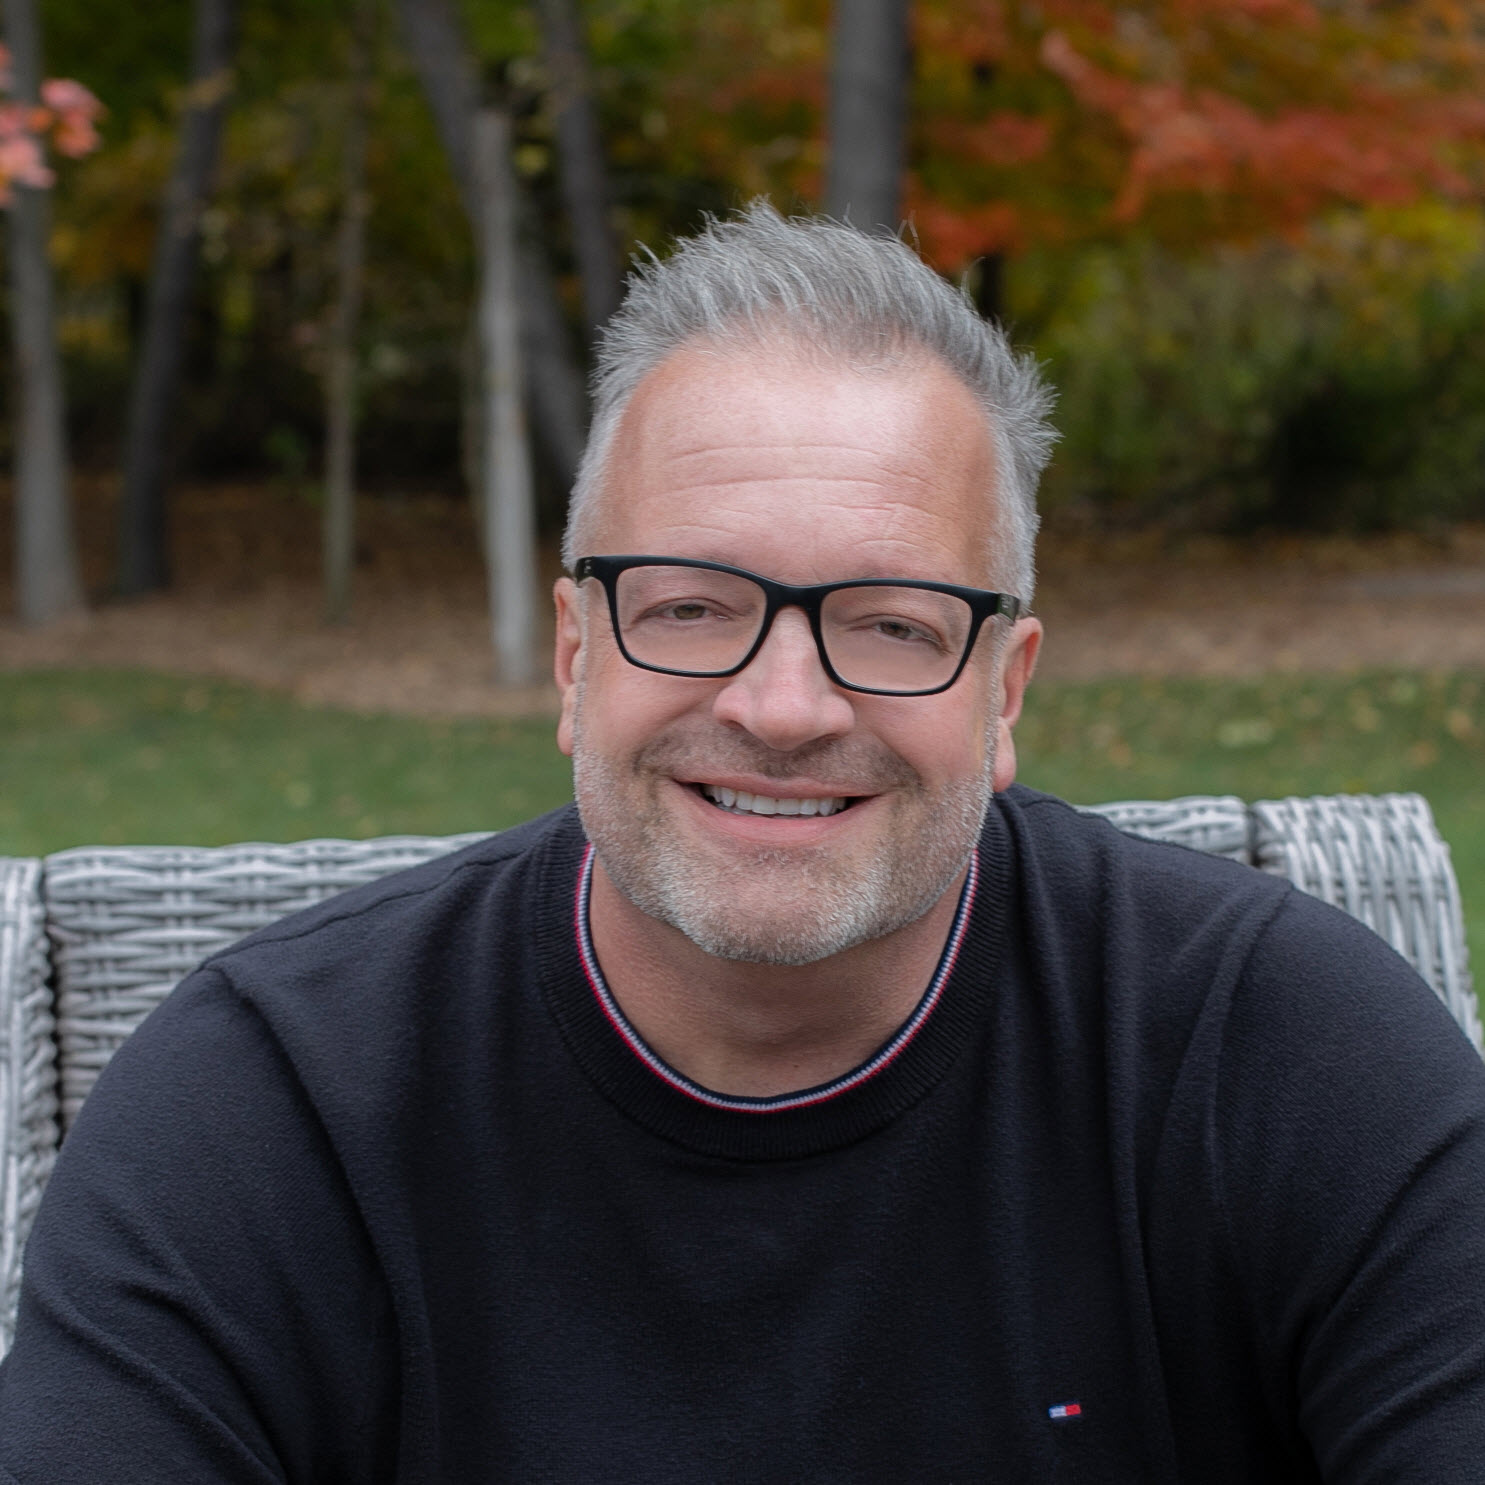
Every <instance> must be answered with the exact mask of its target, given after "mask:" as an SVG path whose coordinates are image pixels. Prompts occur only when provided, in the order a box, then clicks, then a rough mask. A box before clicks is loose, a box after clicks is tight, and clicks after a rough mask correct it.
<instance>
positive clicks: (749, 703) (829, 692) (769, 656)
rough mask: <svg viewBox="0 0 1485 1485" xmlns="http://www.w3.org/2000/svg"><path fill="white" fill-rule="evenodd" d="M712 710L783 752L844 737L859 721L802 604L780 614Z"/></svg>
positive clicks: (767, 744) (782, 610)
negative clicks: (818, 644) (832, 674)
mask: <svg viewBox="0 0 1485 1485" xmlns="http://www.w3.org/2000/svg"><path fill="white" fill-rule="evenodd" d="M712 711H713V715H714V716H715V717H716V718H717V720H718V721H721V722H725V723H728V724H729V725H731V726H734V727H741V728H742V729H743V730H744V731H745V732H750V733H752V735H753V736H754V737H756V738H757V739H758V740H759V742H761V743H763V744H765V745H766V746H767V747H770V748H773V749H775V750H776V751H778V752H781V753H785V752H792V751H793V750H794V749H795V748H802V747H803V746H804V745H805V744H806V743H811V742H815V741H818V740H819V739H821V738H829V737H841V736H843V735H844V734H845V733H847V732H849V731H850V730H851V728H852V727H853V726H854V725H855V721H856V708H855V705H854V703H853V702H852V699H851V696H850V694H849V693H848V692H845V691H842V690H841V689H840V687H839V686H837V685H835V683H834V682H833V681H832V680H831V679H830V677H829V676H828V675H826V674H825V670H824V667H823V666H822V665H821V663H820V652H819V651H818V650H817V649H816V648H815V636H814V634H813V633H812V632H811V630H810V623H809V619H808V618H806V617H805V614H804V612H803V610H802V609H797V608H785V609H781V610H780V611H779V612H778V613H777V614H776V615H775V616H774V621H773V627H772V628H771V629H770V630H769V631H768V637H767V638H766V639H765V640H764V641H763V648H762V649H760V650H759V651H758V653H757V654H756V655H754V656H753V658H752V660H751V662H750V663H749V664H748V665H747V667H746V668H745V669H743V670H740V671H739V672H738V673H737V674H736V675H735V676H731V677H729V679H728V680H727V683H726V684H725V685H724V686H723V687H722V689H721V690H720V691H719V692H718V693H717V697H716V700H715V701H714V702H713V704H712Z"/></svg>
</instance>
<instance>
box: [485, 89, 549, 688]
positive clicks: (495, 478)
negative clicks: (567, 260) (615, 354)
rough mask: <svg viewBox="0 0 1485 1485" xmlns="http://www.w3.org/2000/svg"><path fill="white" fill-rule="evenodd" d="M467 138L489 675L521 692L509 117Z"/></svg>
mask: <svg viewBox="0 0 1485 1485" xmlns="http://www.w3.org/2000/svg"><path fill="white" fill-rule="evenodd" d="M473 132H474V159H475V170H476V179H477V180H478V181H479V183H480V185H481V187H482V189H481V192H480V195H481V199H482V200H483V202H484V211H483V213H482V222H481V225H482V228H483V230H482V231H481V232H480V306H479V326H480V351H481V357H480V359H481V362H482V363H483V367H484V388H485V407H484V417H483V419H482V423H483V450H482V453H483V458H482V460H481V464H482V473H483V480H482V483H483V487H484V490H483V497H484V498H483V499H482V501H481V509H482V516H483V525H484V546H485V570H486V573H487V574H488V578H489V585H490V615H491V620H492V628H493V631H494V640H495V655H496V659H497V661H498V665H499V672H498V673H499V677H500V679H501V680H502V681H503V682H504V683H505V684H506V685H508V686H529V685H530V684H531V683H532V682H533V681H534V680H535V679H536V626H535V615H536V531H535V523H534V520H533V508H534V503H535V502H534V498H533V496H534V492H533V489H532V482H531V456H530V449H529V444H528V442H527V437H526V415H525V410H524V408H523V407H522V399H521V318H520V310H519V308H518V301H517V291H516V283H517V260H516V218H517V205H516V182H515V175H514V173H513V172H512V169H511V161H510V150H511V125H510V115H509V114H508V113H507V112H506V111H505V110H504V109H501V108H495V107H485V108H481V109H480V110H479V111H478V113H477V114H476V115H475V123H474V131H473Z"/></svg>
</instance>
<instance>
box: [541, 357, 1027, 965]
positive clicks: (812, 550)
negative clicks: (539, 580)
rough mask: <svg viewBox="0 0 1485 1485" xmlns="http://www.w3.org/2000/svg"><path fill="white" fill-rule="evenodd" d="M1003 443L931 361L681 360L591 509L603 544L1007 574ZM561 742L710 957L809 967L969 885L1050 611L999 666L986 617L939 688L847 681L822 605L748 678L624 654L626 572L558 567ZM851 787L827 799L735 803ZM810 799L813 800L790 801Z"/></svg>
mask: <svg viewBox="0 0 1485 1485" xmlns="http://www.w3.org/2000/svg"><path fill="white" fill-rule="evenodd" d="M993 482H994V460H993V452H992V445H991V442H990V438H989V435H988V433H987V431H986V428H985V425H984V418H983V415H982V413H981V411H980V409H979V407H978V406H977V404H976V403H975V401H974V398H973V397H972V396H971V395H970V393H969V392H968V391H967V390H966V389H965V387H964V386H963V385H962V384H961V383H960V382H959V381H958V379H957V378H956V377H954V376H953V375H952V373H950V372H949V371H948V370H947V369H946V368H945V367H943V366H942V365H941V364H940V363H938V362H937V361H936V360H933V359H931V358H924V359H923V360H921V361H917V362H914V363H910V364H908V365H905V366H903V367H898V368H892V369H881V370H870V371H857V370H854V369H851V368H849V367H845V366H842V365H839V364H835V363H826V362H823V361H822V359H821V358H818V357H814V358H806V357H804V356H801V355H799V354H791V352H790V351H789V350H788V349H787V348H785V347H772V348H763V349H755V350H751V351H746V352H736V353H725V354H724V353H722V352H717V351H712V352H708V351H706V350H703V349H686V350H683V351H680V352H677V353H676V354H675V355H673V356H672V357H671V358H670V359H669V360H667V361H666V362H664V363H663V364H662V365H661V366H659V367H657V368H656V370H655V371H653V372H652V373H651V374H650V375H649V376H648V377H647V378H646V379H645V380H644V382H642V383H641V385H640V387H639V388H638V390H637V391H636V393H635V395H634V397H633V399H632V401H631V402H630V405H629V408H628V410H627V412H626V413H625V416H624V419H623V422H622V424H621V425H620V428H619V431H618V436H617V438H616V440H615V444H614V448H613V451H612V456H611V458H610V461H609V480H608V485H607V487H606V489H605V491H604V492H603V494H602V496H601V503H600V507H599V509H598V510H597V511H595V512H594V519H593V521H592V522H590V527H589V529H590V531H591V532H592V536H591V539H590V540H589V541H588V543H587V546H588V549H589V551H591V552H594V553H600V554H602V553H611V554H640V553H642V554H647V555H656V556H670V557H692V558H698V559H701V560H707V561H716V562H725V563H728V564H731V565H733V566H736V567H742V568H746V569H748V570H749V571H752V572H756V573H759V574H761V575H763V576H765V577H770V578H774V579H777V580H780V581H783V582H788V583H798V584H806V583H824V582H834V581H843V580H848V579H855V578H873V577H878V578H889V577H903V578H915V579H924V580H928V581H936V582H949V583H960V584H964V585H967V586H970V587H987V586H991V574H992V571H993V570H994V569H993V568H992V560H993V555H994V553H993V546H992V532H993V520H992V512H991V511H990V509H989V508H988V503H987V500H986V497H985V493H984V492H985V491H986V490H987V489H990V488H992V487H993ZM556 597H557V610H558V637H557V681H558V684H559V686H560V687H561V688H562V692H563V712H562V720H561V722H560V724H559V729H558V741H559V743H560V745H561V746H562V748H563V750H564V751H565V752H568V753H571V754H572V757H573V771H574V781H575V786H576V794H577V801H578V807H579V810H580V812H581V814H582V818H583V824H584V827H585V829H586V830H587V833H588V836H589V838H590V839H591V840H592V841H593V844H594V846H595V847H596V849H597V853H598V860H599V864H600V865H601V867H602V868H603V870H604V871H605V872H606V874H607V875H608V876H609V878H610V879H611V880H612V882H613V883H614V885H615V886H616V887H617V888H618V889H619V891H620V892H621V893H622V894H623V896H624V897H626V898H628V899H629V901H630V902H632V903H634V904H635V905H636V906H637V907H639V908H640V909H642V910H643V911H644V912H646V913H648V914H649V915H650V916H652V917H654V918H658V919H660V920H661V921H662V922H666V923H669V924H671V925H672V926H673V927H675V928H678V929H680V930H681V931H682V932H683V933H685V934H686V935H687V937H689V938H690V939H692V941H693V942H695V943H697V944H699V945H700V946H701V947H702V948H703V949H705V950H706V951H707V952H709V953H713V954H718V955H721V956H722V957H724V958H729V959H738V960H747V961H754V962H762V963H781V964H800V963H809V962H812V961H814V960H817V959H821V958H824V957H826V956H828V955H830V954H834V953H839V952H841V951H842V950H844V949H847V948H850V947H853V946H855V945H856V944H858V943H862V942H865V941H866V940H868V939H873V938H877V937H880V936H881V935H883V934H886V933H890V932H892V931H893V930H894V929H896V928H900V927H902V926H903V925H904V924H906V923H909V922H912V921H914V920H915V919H917V918H918V917H919V916H921V915H922V914H923V913H925V912H926V911H927V910H928V909H929V908H931V907H932V906H933V905H934V903H936V902H937V901H938V900H939V899H940V898H941V897H942V896H943V895H944V893H946V892H948V891H949V890H951V889H952V888H955V887H956V886H957V884H958V882H959V880H960V877H961V874H962V872H963V870H964V867H965V864H966V862H967V860H968V856H969V853H970V851H971V849H972V847H973V845H974V842H975V839H976V836H977V834H978V831H979V826H980V822H981V818H982V816H983V813H984V810H985V808H986V806H987V804H988V802H989V796H990V793H991V791H992V789H993V788H995V787H1002V788H1003V787H1005V786H1007V785H1008V784H1009V783H1010V781H1011V779H1012V778H1013V777H1014V771H1015V764H1014V754H1013V752H1012V749H1011V746H1010V734H1009V728H1010V724H1011V723H1012V722H1014V720H1015V718H1016V716H1017V714H1018V712H1019V709H1020V700H1021V692H1022V690H1023V688H1024V686H1025V684H1026V681H1027V679H1029V676H1030V671H1031V666H1032V663H1033V660H1034V657H1035V651H1036V646H1037V641H1038V638H1039V626H1038V625H1037V624H1036V622H1035V620H1023V621H1021V622H1020V623H1018V624H1017V625H1016V627H1015V630H1014V631H1013V633H1012V634H1011V637H1010V639H1009V641H1008V642H1006V643H1005V645H1004V646H1003V653H1002V654H1001V656H1000V663H999V665H997V664H996V662H995V652H996V649H997V634H996V626H997V624H1002V625H1003V621H994V622H992V623H990V624H987V625H986V627H985V629H984V631H983V632H982V633H981V636H980V638H979V640H978V642H977V643H976V646H975V651H974V654H973V655H972V657H971V659H970V663H969V665H968V666H967V667H966V669H965V671H964V673H963V674H962V675H961V676H960V678H959V680H958V681H957V682H956V683H955V685H953V686H952V687H950V689H949V690H947V691H945V692H943V693H941V694H939V695H936V696H917V697H888V696H870V695H862V694H858V693H853V692H849V691H845V690H842V689H841V688H839V687H837V686H835V685H833V684H832V683H831V681H830V680H829V678H828V677H827V676H826V674H825V672H824V670H823V669H822V668H821V665H820V661H819V656H818V654H817V652H816V650H815V645H814V640H813V638H812V636H811V634H810V629H809V624H808V621H807V619H806V618H805V616H804V614H803V613H802V612H801V611H800V610H798V609H784V610H782V611H780V613H779V614H778V615H777V617H776V618H775V620H774V624H773V628H772V629H771V631H770V632H769V635H768V639H767V641H766V642H765V644H764V646H763V648H762V650H761V651H760V652H759V653H758V655H757V656H756V657H755V658H754V659H753V661H752V663H751V664H750V665H749V666H748V667H747V668H746V669H745V670H743V671H742V672H741V673H739V674H738V675H735V676H729V677H726V678H723V679H711V680H706V679H695V678H689V677H679V676H667V675H658V674H655V673H652V672H649V671H645V670H640V669H638V668H636V667H634V666H631V665H630V664H629V663H628V662H627V661H626V660H625V659H624V658H623V657H622V655H621V654H620V653H619V650H618V647H617V645H616V643H615V641H614V637H613V632H612V629H611V627H610V622H609V618H608V611H607V607H606V604H605V600H604V595H603V591H602V586H601V584H599V583H598V582H596V581H592V580H590V581H588V582H585V583H584V584H583V587H582V590H579V589H578V588H576V587H575V586H574V585H573V583H572V582H571V581H570V580H568V579H563V580H562V581H561V582H559V583H558V585H557V594H556ZM722 790H731V791H734V793H736V794H747V795H752V796H754V797H755V798H756V797H758V796H762V797H763V798H764V801H765V803H764V805H763V808H765V809H767V808H768V807H769V805H768V801H776V800H785V801H795V800H814V801H820V800H831V801H836V802H839V801H842V800H846V801H849V804H848V805H847V807H845V808H838V807H837V808H836V810H835V812H833V813H828V814H821V813H814V814H789V815H784V814H779V813H777V812H775V813H771V814H763V813H756V812H753V811H747V812H744V811H741V810H740V809H739V807H738V804H737V802H736V801H735V800H734V802H733V803H732V804H731V807H730V808H729V807H726V806H725V805H723V804H719V802H718V800H719V798H722V799H725V798H726V796H724V795H721V794H720V791H722ZM785 808H786V809H789V808H793V806H792V805H791V804H786V805H785Z"/></svg>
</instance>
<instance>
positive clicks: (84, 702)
mask: <svg viewBox="0 0 1485 1485" xmlns="http://www.w3.org/2000/svg"><path fill="white" fill-rule="evenodd" d="M1017 736H1018V740H1019V751H1020V756H1021V777H1022V779H1023V780H1024V781H1025V782H1027V783H1029V784H1033V785H1035V786H1036V787H1037V788H1042V789H1049V790H1051V791H1052V792H1054V793H1057V794H1061V795H1063V796H1065V797H1066V798H1068V799H1071V800H1074V801H1075V802H1078V803H1090V804H1091V803H1096V802H1098V801H1102V800H1108V799H1136V798H1144V799H1166V798H1171V797H1173V796H1175V795H1179V794H1227V793H1231V794H1237V795H1240V796H1242V797H1243V798H1245V799H1259V798H1272V797H1276V796H1282V795H1285V794H1319V793H1339V792H1346V791H1365V792H1383V791H1387V790H1398V789H1406V790H1417V791H1418V792H1419V793H1421V794H1423V795H1425V796H1426V797H1427V798H1428V799H1429V801H1430V803H1431V804H1432V805H1433V809H1434V813H1435V815H1436V816H1437V818H1438V821H1439V827H1440V829H1441V830H1442V832H1443V834H1444V837H1445V839H1447V840H1448V841H1449V843H1450V846H1451V847H1452V849H1453V853H1454V862H1455V867H1456V869H1457V871H1458V873H1459V878H1460V884H1461V888H1462V891H1463V895H1464V903H1465V914H1466V919H1467V928H1468V933H1469V938H1470V948H1471V955H1472V959H1473V962H1474V963H1475V964H1476V965H1481V964H1485V677H1482V676H1478V675H1452V676H1451V675H1414V674H1368V675H1363V676H1352V677H1337V676H1319V677H1317V676H1273V677H1269V678H1266V679H1263V680H1258V681H1251V682H1248V681H1243V682H1233V681H1197V680H1168V681H1159V680H1138V679H1136V680H1117V681H1104V682H1098V683H1093V684H1083V685H1050V684H1048V685H1041V686H1038V687H1034V688H1033V692H1032V696H1031V698H1030V700H1029V702H1028V705H1027V711H1026V716H1025V717H1024V719H1023V721H1022V723H1021V726H1020V727H1019V728H1018V731H1017ZM570 794H571V777H570V773H569V768H568V763H567V760H566V759H565V758H563V757H562V756H561V755H560V754H559V753H558V752H557V750H556V746H555V744H554V743H553V741H552V724H551V723H550V722H426V721H417V720H412V719H408V718H400V717H358V716H353V715H350V714H347V713H344V712H333V711H326V710H319V709H312V708H308V707H302V706H298V705H296V704H295V703H294V702H292V701H290V700H287V699H285V698H283V697H280V696H274V695H268V694H265V693H263V692H259V691H255V690H252V689H250V688H248V687H245V686H239V685H231V684H227V683H224V682H212V681H193V680H183V679H177V678H173V677H166V676H159V675H146V674H130V673H126V672H64V671H54V672H42V673H34V674H9V675H0V855H39V854H42V853H44V852H48V851H55V850H60V849H61V848H62V847H64V846H74V845H86V844H93V843H110V842H112V843H137V844H145V843H150V842H163V843H199V844H220V843H224V842H228V841H240V840H254V839H256V840H297V839H303V838H305V837H310V836H317V835H335V836H368V835H390V834H395V833H400V832H414V833H425V832H426V833H429V834H447V833H451V832H453V831H458V830H480V829H490V830H493V829H499V828H501V827H502V826H506V825H511V824H514V823H515V822H516V821H518V820H523V819H526V818H527V817H529V816H531V815H534V814H537V813H539V812H540V811H542V810H545V809H549V808H551V807H552V806H553V805H556V804H560V803H561V802H562V801H563V800H565V799H567V798H569V797H570Z"/></svg>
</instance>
